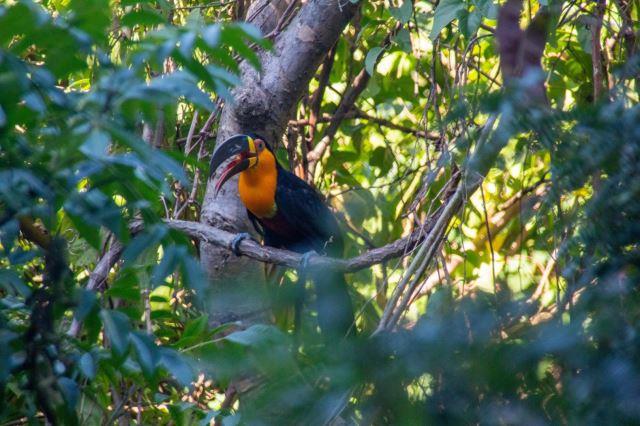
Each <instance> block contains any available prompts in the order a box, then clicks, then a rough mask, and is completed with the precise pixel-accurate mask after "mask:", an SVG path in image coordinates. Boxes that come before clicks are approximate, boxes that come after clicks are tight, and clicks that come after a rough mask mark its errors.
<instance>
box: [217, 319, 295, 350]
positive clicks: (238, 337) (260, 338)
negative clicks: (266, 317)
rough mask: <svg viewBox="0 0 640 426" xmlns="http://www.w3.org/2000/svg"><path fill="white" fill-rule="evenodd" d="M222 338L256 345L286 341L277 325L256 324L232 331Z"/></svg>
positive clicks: (249, 345)
mask: <svg viewBox="0 0 640 426" xmlns="http://www.w3.org/2000/svg"><path fill="white" fill-rule="evenodd" d="M224 340H226V341H228V342H232V343H236V344H238V345H241V346H247V347H257V346H270V345H274V344H282V343H284V342H285V341H286V336H285V335H284V334H283V333H282V331H280V330H279V329H278V328H277V327H274V326H272V325H265V324H256V325H252V326H251V327H249V328H247V329H246V330H242V331H237V332H235V333H232V334H230V335H228V336H226V337H225V338H224Z"/></svg>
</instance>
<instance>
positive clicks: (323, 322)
mask: <svg viewBox="0 0 640 426" xmlns="http://www.w3.org/2000/svg"><path fill="white" fill-rule="evenodd" d="M312 278H313V284H314V287H315V293H316V311H317V312H318V325H319V326H320V330H321V331H322V334H323V336H324V337H325V338H326V339H328V341H331V342H335V341H337V339H342V338H343V337H345V336H346V335H347V334H355V331H356V329H355V325H354V317H353V304H352V303H351V297H350V296H349V291H348V287H347V282H346V281H345V279H344V275H343V274H341V273H338V272H335V271H326V270H315V271H313V272H312Z"/></svg>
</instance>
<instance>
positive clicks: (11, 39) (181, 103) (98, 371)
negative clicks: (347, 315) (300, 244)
mask: <svg viewBox="0 0 640 426" xmlns="http://www.w3.org/2000/svg"><path fill="white" fill-rule="evenodd" d="M248 3H249V2H247V1H243V0H237V1H232V2H224V1H223V2H205V1H200V0H155V1H149V0H146V1H145V0H139V1H136V0H119V1H109V0H60V1H53V0H52V1H49V0H42V1H40V2H35V1H30V0H15V1H8V2H5V3H3V4H2V5H0V267H1V268H2V269H0V394H1V395H0V396H1V399H0V401H1V402H0V424H22V423H29V422H35V421H42V420H43V419H45V418H46V419H47V420H48V421H50V422H54V423H55V422H58V423H62V424H98V423H103V424H112V423H114V422H119V423H125V424H126V423H137V424H164V423H172V424H209V423H210V422H213V421H218V422H222V423H223V424H237V423H252V422H256V423H261V422H265V423H283V422H285V423H302V424H306V423H313V424H315V423H319V424H322V423H326V422H330V421H336V419H337V418H338V417H340V418H341V419H342V420H345V421H347V422H350V423H364V424H367V423H382V424H387V423H388V424H415V423H420V424H424V423H427V424H431V423H455V424H458V423H459V424H468V423H489V424H493V423H500V424H505V423H506V424H512V423H517V424H547V423H553V424H556V423H560V424H576V423H577V424H582V423H587V424H620V423H623V424H632V423H638V422H640V334H639V324H640V293H639V288H638V283H639V282H640V270H639V267H640V247H639V245H638V243H639V242H640V201H638V200H639V199H640V166H639V165H638V164H640V107H639V106H638V100H639V99H638V98H639V95H640V73H639V70H640V54H639V49H638V47H639V44H640V43H638V41H637V39H638V37H640V34H639V32H638V24H637V23H638V20H639V19H640V16H638V15H639V14H640V7H639V6H638V3H637V2H633V1H627V0H617V1H611V2H606V1H604V0H598V1H597V2H586V1H585V2H560V1H558V2H548V1H546V0H545V1H542V0H541V1H535V2H525V5H524V7H523V10H522V13H520V10H519V9H517V10H516V12H515V17H516V20H515V21H511V22H510V24H511V25H512V27H505V26H502V27H501V29H498V28H497V19H498V14H499V10H500V7H503V9H502V10H503V11H504V10H507V9H506V8H507V6H504V5H503V4H502V3H498V2H493V1H490V0H477V1H476V0H472V1H464V0H440V2H430V1H415V2H412V1H411V0H403V1H399V2H391V3H389V2H382V1H371V2H362V4H361V5H360V12H359V13H358V14H357V16H356V17H355V19H354V20H353V21H352V22H351V24H350V25H349V26H348V27H347V29H346V30H345V33H344V35H343V36H342V37H341V39H340V40H339V42H338V43H337V44H336V46H334V47H333V48H332V49H331V51H329V52H327V58H326V59H325V60H324V61H323V63H322V65H321V67H320V69H319V71H318V74H317V75H316V76H315V78H314V79H313V80H312V82H311V84H310V87H309V89H308V94H307V95H305V96H304V97H303V99H302V100H301V102H300V105H299V107H298V108H297V110H296V111H295V114H296V116H295V117H291V121H290V123H289V127H288V129H287V131H286V134H285V137H284V138H283V139H284V140H283V143H282V144H280V148H279V150H278V155H279V157H280V159H281V162H282V164H283V165H286V166H287V167H289V168H290V169H291V170H293V171H295V172H296V173H297V174H298V175H299V176H301V177H303V178H305V179H306V180H307V181H309V182H311V183H313V184H315V186H316V187H317V188H318V189H319V190H320V191H321V192H323V193H324V194H325V195H326V196H327V199H328V200H329V202H330V203H331V204H332V206H333V207H334V208H335V210H336V211H337V212H338V216H339V218H340V220H341V223H342V225H343V227H344V229H345V231H346V233H347V236H348V239H347V256H349V257H351V256H355V255H357V254H359V253H362V252H365V251H366V250H368V249H370V248H372V247H379V246H383V245H384V244H387V243H389V242H392V241H394V240H396V239H398V238H401V237H404V236H407V235H409V234H411V233H412V232H415V231H420V229H421V227H422V226H423V225H425V224H429V223H430V221H431V220H432V218H434V217H438V216H437V214H440V213H441V212H442V211H443V209H444V206H446V205H447V202H448V200H449V199H451V197H452V193H453V192H454V191H455V189H456V188H464V187H465V185H467V188H468V190H469V192H468V193H464V196H463V197H462V199H461V200H462V208H461V209H460V212H459V214H458V215H457V216H456V217H455V218H454V219H453V220H452V221H451V222H449V223H447V224H446V226H445V227H446V231H445V230H443V232H444V235H443V237H442V238H441V240H439V241H438V242H437V244H436V246H437V253H435V254H432V255H431V256H430V257H428V256H425V255H424V254H421V253H422V251H421V250H420V246H418V247H417V248H416V250H412V251H410V252H408V253H407V255H406V256H404V257H403V258H401V259H399V260H389V261H386V262H384V263H381V264H379V265H375V266H373V267H372V268H367V269H364V270H362V271H359V272H357V273H354V274H351V275H349V277H348V279H349V283H350V287H351V292H352V297H353V299H354V302H355V305H356V308H357V314H358V315H357V316H358V319H357V329H358V330H359V333H358V336H359V337H352V338H349V339H345V340H344V341H342V342H335V344H331V345H327V344H326V342H323V341H322V339H321V338H319V336H318V333H317V330H316V327H315V323H314V313H313V305H312V304H310V305H309V307H307V308H306V309H305V310H304V318H303V322H302V323H303V328H302V330H298V331H297V332H295V333H294V330H293V328H294V327H293V315H291V312H290V309H287V308H286V306H288V305H287V304H286V303H283V304H278V303H277V302H279V301H280V300H278V297H279V295H281V294H284V297H286V292H284V291H277V290H278V289H286V288H289V287H290V286H291V285H294V284H293V283H294V282H295V281H296V279H295V274H294V273H293V272H286V273H285V272H284V271H276V272H275V273H272V272H273V271H270V274H271V275H273V276H275V278H273V279H272V281H274V282H273V283H272V287H273V290H274V291H272V293H273V294H274V295H275V296H274V299H276V303H275V304H274V319H275V321H274V324H259V325H254V326H252V327H250V328H248V329H246V330H235V329H234V324H232V323H230V324H221V325H220V324H216V325H212V324H211V323H210V321H209V317H208V315H207V303H206V301H207V300H208V296H205V295H207V292H208V286H207V279H206V277H205V274H204V273H203V271H202V269H201V267H200V264H199V261H198V243H197V241H195V240H193V239H191V238H189V237H187V236H185V235H183V234H181V233H180V232H178V231H175V230H173V229H172V228H171V227H170V226H168V225H167V222H166V221H167V220H171V219H184V220H191V221H197V220H198V219H199V212H200V202H201V201H202V198H203V193H204V188H205V185H206V179H205V177H206V176H207V174H208V172H207V159H208V155H209V154H210V152H211V150H212V148H213V137H214V136H215V133H216V126H217V122H218V119H219V115H220V111H221V108H222V107H223V105H224V104H225V103H227V104H228V103H230V102H233V100H232V97H231V89H232V88H233V86H235V85H237V84H240V78H239V75H240V70H241V67H239V65H238V64H239V62H240V61H245V62H247V63H248V64H250V66H252V67H255V68H258V69H259V68H260V61H259V55H258V54H257V53H256V51H257V49H267V50H269V49H271V48H272V47H271V43H270V41H269V39H270V38H274V37H276V36H277V34H275V33H274V34H270V35H269V37H267V38H266V39H263V38H262V36H261V35H260V33H259V31H258V30H257V29H256V28H255V27H254V26H252V25H251V24H250V23H240V22H239V20H241V19H244V18H246V17H247V8H248V6H249V4H248ZM515 3H517V2H515V0H512V1H510V2H507V4H511V5H512V6H513V4H515ZM286 9H287V10H286V11H284V13H285V14H286V13H295V8H293V9H289V8H286ZM501 16H503V15H501ZM518 17H519V19H520V20H521V22H518ZM236 21H238V22H236ZM285 21H286V20H283V22H285ZM501 25H502V23H501ZM520 27H522V28H526V30H525V31H521V30H520ZM518 37H520V39H519V40H520V45H522V44H523V43H524V44H526V45H527V46H528V50H527V49H524V51H519V50H517V48H513V47H509V46H512V45H514V44H518V43H517V41H518ZM522 40H524V42H523V41H522ZM510 42H513V43H511V44H509V43H510ZM527 43H528V44H527ZM498 46H500V47H498ZM537 50H539V53H538V54H537V53H536V51H537ZM540 55H541V56H540ZM523 63H525V64H529V65H531V67H530V68H529V69H524V70H523V69H522V64H523ZM541 88H544V94H543V95H541V94H540V93H541ZM326 140H329V141H330V143H329V144H324V143H323V142H324V141H326ZM323 147H324V148H323ZM480 182H481V184H480ZM478 184H479V186H478ZM476 187H477V188H478V189H477V190H475V189H476ZM276 281H277V283H276ZM402 283H405V284H408V285H407V286H406V287H405V289H406V290H405V291H404V292H398V291H397V290H396V289H397V288H398V285H399V284H402ZM396 293H397V294H396ZM396 296H397V298H396ZM382 325H385V326H382ZM238 398H239V400H238Z"/></svg>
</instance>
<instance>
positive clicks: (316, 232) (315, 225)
mask: <svg viewBox="0 0 640 426" xmlns="http://www.w3.org/2000/svg"><path fill="white" fill-rule="evenodd" d="M276 205H277V208H278V213H279V214H281V215H282V216H283V217H284V219H285V220H286V221H287V224H288V225H289V227H290V228H292V230H294V231H295V232H296V234H298V235H301V236H302V237H303V238H304V239H305V243H307V244H308V245H309V247H308V249H309V250H315V251H317V252H318V253H327V254H329V255H331V256H338V257H340V256H342V245H343V242H342V233H341V231H340V226H339V225H338V221H337V220H336V218H335V217H334V215H333V213H332V212H331V210H329V208H328V207H327V206H326V204H325V203H324V201H323V200H322V198H321V197H320V195H319V194H318V193H317V192H316V191H315V190H314V189H313V188H312V187H311V186H309V184H307V183H306V182H305V181H303V180H302V179H300V178H299V177H297V176H296V175H294V174H293V173H290V172H288V171H286V170H284V169H283V168H281V167H279V168H278V186H277V188H276Z"/></svg>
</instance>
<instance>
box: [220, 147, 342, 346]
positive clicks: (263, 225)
mask: <svg viewBox="0 0 640 426" xmlns="http://www.w3.org/2000/svg"><path fill="white" fill-rule="evenodd" d="M227 160H231V161H229V162H228V165H227V166H226V167H225V168H224V170H223V171H222V174H221V175H220V178H219V180H218V181H217V183H216V185H215V194H216V195H217V194H218V192H219V191H220V189H221V188H222V186H223V185H224V184H225V182H227V181H228V180H229V179H230V178H231V177H232V176H234V175H236V174H239V175H240V176H239V179H238V193H239V195H240V200H241V201H242V203H243V204H244V206H245V207H246V209H247V214H248V216H249V219H250V220H251V222H252V223H253V225H254V227H255V228H256V230H257V231H258V233H259V234H261V235H262V236H263V243H264V245H266V246H271V247H276V248H282V249H287V250H291V251H295V252H297V253H301V254H303V255H304V256H303V259H306V260H308V259H309V255H310V254H312V253H317V254H321V255H328V256H332V257H341V256H342V255H343V236H342V232H341V230H340V226H339V225H338V221H337V220H336V218H335V216H334V214H333V212H332V211H331V210H330V209H329V207H327V205H326V204H325V203H324V201H323V199H322V197H321V196H320V194H318V192H316V191H315V190H314V189H313V188H312V187H311V186H310V185H309V184H307V183H306V182H305V181H304V180H302V179H300V178H299V177H297V176H296V175H294V174H293V173H291V172H289V171H288V170H285V169H284V167H282V166H281V165H280V163H279V162H278V160H277V159H276V156H275V154H274V151H273V149H272V148H271V146H270V145H269V144H268V143H267V142H266V140H265V138H263V137H261V136H259V135H256V134H241V135H235V136H232V137H230V138H228V139H226V140H225V141H224V142H223V143H222V144H220V145H219V146H218V148H217V149H216V151H215V152H214V154H213V156H212V157H211V164H210V173H209V178H211V177H212V176H213V175H214V174H215V172H216V170H217V169H218V168H219V167H220V166H221V165H222V164H223V163H225V162H226V161H227ZM247 237H249V235H248V234H246V233H242V234H239V236H238V238H236V239H235V240H234V243H233V244H232V249H233V250H234V252H236V254H238V253H237V247H238V243H239V242H240V241H241V239H242V238H247ZM303 263H306V262H303ZM301 266H302V268H305V267H306V265H301ZM310 275H311V278H312V281H313V284H314V289H315V293H316V309H317V312H318V315H317V318H318V325H319V326H320V330H321V332H322V334H323V336H325V337H328V338H331V339H333V338H334V337H336V338H337V337H344V336H345V335H346V334H348V333H349V332H352V331H354V328H353V321H354V317H353V306H352V303H351V298H350V296H349V293H348V289H347V284H346V282H345V279H344V275H343V274H341V273H338V272H335V271H326V270H324V271H317V270H316V271H310ZM300 286H301V287H302V286H304V283H300Z"/></svg>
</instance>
